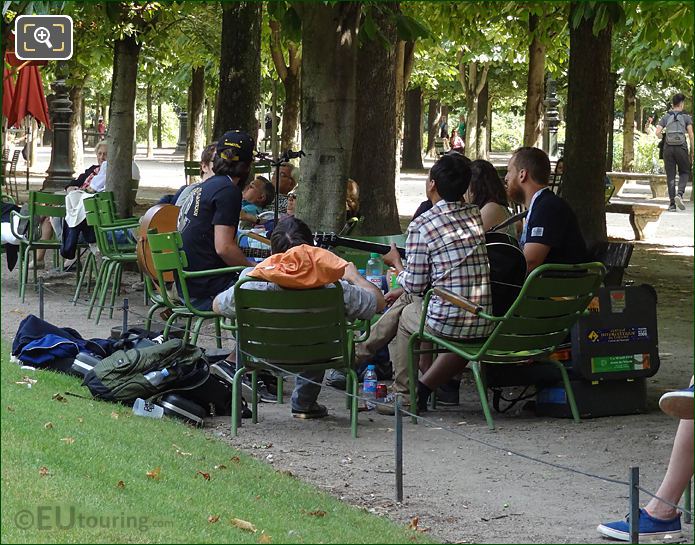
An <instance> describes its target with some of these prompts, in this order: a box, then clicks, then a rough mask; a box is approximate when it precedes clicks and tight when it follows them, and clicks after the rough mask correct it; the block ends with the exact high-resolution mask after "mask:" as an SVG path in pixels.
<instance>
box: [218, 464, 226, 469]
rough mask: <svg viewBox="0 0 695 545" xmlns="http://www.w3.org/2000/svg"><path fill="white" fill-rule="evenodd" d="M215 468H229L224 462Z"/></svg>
mask: <svg viewBox="0 0 695 545" xmlns="http://www.w3.org/2000/svg"><path fill="white" fill-rule="evenodd" d="M215 469H227V466H226V465H224V464H220V465H218V466H215Z"/></svg>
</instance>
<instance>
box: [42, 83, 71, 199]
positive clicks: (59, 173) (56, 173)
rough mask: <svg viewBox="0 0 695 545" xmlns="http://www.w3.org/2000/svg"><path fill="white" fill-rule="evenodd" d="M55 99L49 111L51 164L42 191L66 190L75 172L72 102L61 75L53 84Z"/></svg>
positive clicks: (51, 102)
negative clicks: (71, 123)
mask: <svg viewBox="0 0 695 545" xmlns="http://www.w3.org/2000/svg"><path fill="white" fill-rule="evenodd" d="M51 87H52V88H53V92H54V98H53V100H51V101H50V107H49V111H50V114H51V125H52V129H53V143H52V146H51V163H50V165H49V166H48V170H47V172H48V176H47V177H46V179H45V180H44V181H43V187H42V188H41V189H42V191H57V190H60V189H64V188H65V186H66V185H67V184H68V183H69V182H70V181H72V177H73V174H74V173H73V170H72V166H71V165H70V117H71V116H72V102H71V101H70V98H69V97H68V87H67V85H66V84H65V80H64V79H63V76H62V75H60V76H59V78H58V79H56V80H55V81H54V82H53V83H52V84H51Z"/></svg>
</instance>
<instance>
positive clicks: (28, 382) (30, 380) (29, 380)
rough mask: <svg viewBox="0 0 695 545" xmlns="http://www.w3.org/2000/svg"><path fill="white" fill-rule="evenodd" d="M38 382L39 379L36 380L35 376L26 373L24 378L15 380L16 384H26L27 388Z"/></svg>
mask: <svg viewBox="0 0 695 545" xmlns="http://www.w3.org/2000/svg"><path fill="white" fill-rule="evenodd" d="M37 382H38V380H36V379H35V378H31V377H27V376H26V375H25V376H23V377H22V380H17V381H15V384H26V386H27V388H31V387H32V386H33V385H34V384H36V383H37Z"/></svg>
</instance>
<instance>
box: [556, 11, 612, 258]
mask: <svg viewBox="0 0 695 545" xmlns="http://www.w3.org/2000/svg"><path fill="white" fill-rule="evenodd" d="M621 13H622V12H621V11H620V8H619V7H618V6H617V5H616V4H591V5H590V4H584V3H579V2H576V3H573V4H572V6H571V8H570V15H569V17H570V59H569V74H568V78H569V88H568V91H567V138H566V142H565V159H566V164H567V168H566V171H565V177H564V180H563V184H562V193H563V197H565V198H566V199H567V201H568V202H569V204H570V206H571V207H572V209H573V210H574V212H575V214H576V215H577V218H578V220H579V225H580V227H581V229H582V234H583V235H584V239H585V241H586V243H587V245H588V246H589V247H591V246H593V245H594V244H596V243H597V242H601V241H604V240H605V239H606V216H605V201H604V186H603V177H604V175H605V172H606V144H607V134H608V129H609V119H610V115H611V111H612V108H613V102H612V100H608V97H609V96H611V90H610V69H611V33H612V28H613V21H614V20H617V19H619V17H620V15H621ZM589 119H590V120H591V123H587V120H589Z"/></svg>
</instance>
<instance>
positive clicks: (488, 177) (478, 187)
mask: <svg viewBox="0 0 695 545" xmlns="http://www.w3.org/2000/svg"><path fill="white" fill-rule="evenodd" d="M464 197H465V199H466V202H468V203H471V204H475V205H477V206H478V208H480V215H481V216H482V218H483V228H484V229H485V230H486V231H489V230H490V229H492V228H493V227H494V226H495V225H499V224H500V223H502V222H503V221H504V220H506V219H508V218H510V217H511V216H512V213H511V212H510V211H509V208H508V206H507V192H506V191H505V189H504V183H503V182H502V180H501V179H500V177H499V175H498V174H497V170H496V169H495V167H494V166H493V165H492V163H490V162H489V161H484V160H483V159H477V160H475V161H473V162H472V163H471V183H470V185H469V186H468V191H467V192H466V194H465V195H464ZM501 232H503V233H507V234H508V235H510V236H513V237H514V238H517V233H516V226H515V225H514V224H512V225H508V226H507V227H505V228H504V229H502V230H501Z"/></svg>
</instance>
